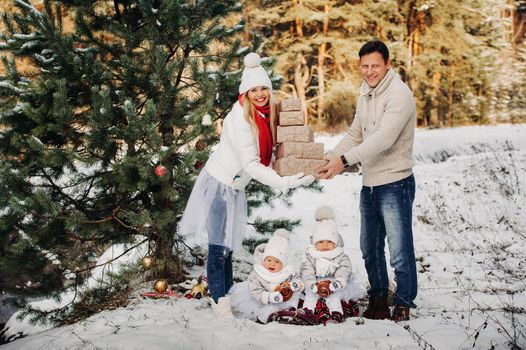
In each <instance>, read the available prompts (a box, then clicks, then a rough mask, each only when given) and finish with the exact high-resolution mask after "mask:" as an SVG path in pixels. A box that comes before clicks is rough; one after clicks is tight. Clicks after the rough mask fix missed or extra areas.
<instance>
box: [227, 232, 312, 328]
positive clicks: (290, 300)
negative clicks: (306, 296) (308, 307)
mask: <svg viewBox="0 0 526 350" xmlns="http://www.w3.org/2000/svg"><path fill="white" fill-rule="evenodd" d="M288 241H289V232H288V231H287V230H284V229H278V230H276V232H274V234H273V235H272V237H271V238H270V239H269V241H268V243H263V244H260V245H258V246H257V247H256V250H255V251H254V267H253V271H252V272H251V273H250V275H249V276H248V280H247V281H245V282H241V283H237V284H235V285H234V286H233V287H232V289H231V290H230V293H229V294H230V296H231V297H230V300H231V303H232V309H233V310H235V311H236V312H237V313H238V314H241V315H243V316H244V317H246V318H248V319H252V320H256V321H258V322H260V323H267V322H269V321H271V320H272V317H271V315H272V314H274V313H276V312H278V311H281V310H288V309H290V308H296V307H297V306H298V302H299V298H300V293H301V291H302V290H303V283H302V281H301V279H299V278H297V277H296V274H295V272H294V268H293V267H292V266H291V265H289V264H287V260H288V259H287V255H288V245H289V243H288Z"/></svg>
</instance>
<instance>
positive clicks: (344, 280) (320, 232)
mask: <svg viewBox="0 0 526 350" xmlns="http://www.w3.org/2000/svg"><path fill="white" fill-rule="evenodd" d="M311 243H312V244H309V245H308V246H307V247H306V248H305V254H304V258H303V262H302V264H301V267H300V273H301V278H302V280H303V283H304V284H305V301H304V303H303V309H304V311H305V312H306V313H307V314H309V313H314V312H315V308H316V304H317V302H318V299H320V298H324V299H325V302H326V304H327V307H328V309H329V313H330V315H328V316H329V318H330V321H333V322H337V323H339V322H342V321H343V320H344V317H343V308H342V303H341V302H342V301H348V300H349V299H354V298H356V297H358V296H360V295H361V292H360V288H359V286H358V285H357V283H356V281H355V280H354V278H351V277H352V267H351V261H350V259H349V257H348V256H347V254H346V253H345V252H344V250H343V246H344V243H343V239H342V237H341V235H340V234H339V233H338V229H337V227H336V223H335V221H334V213H333V211H332V209H331V208H329V207H320V208H319V209H318V210H317V211H316V223H315V226H314V232H313V235H312V239H311ZM326 321H328V320H322V322H326Z"/></svg>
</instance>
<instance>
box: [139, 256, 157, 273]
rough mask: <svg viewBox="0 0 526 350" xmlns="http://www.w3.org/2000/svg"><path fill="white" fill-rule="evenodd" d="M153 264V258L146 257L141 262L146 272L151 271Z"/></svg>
mask: <svg viewBox="0 0 526 350" xmlns="http://www.w3.org/2000/svg"><path fill="white" fill-rule="evenodd" d="M153 263H154V261H153V257H151V256H145V257H144V258H142V260H141V265H142V268H143V269H145V270H149V269H151V268H152V267H153Z"/></svg>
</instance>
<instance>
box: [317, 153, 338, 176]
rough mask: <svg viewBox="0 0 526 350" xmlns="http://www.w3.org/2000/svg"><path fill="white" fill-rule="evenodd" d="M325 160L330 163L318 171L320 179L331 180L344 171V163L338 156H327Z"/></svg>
mask: <svg viewBox="0 0 526 350" xmlns="http://www.w3.org/2000/svg"><path fill="white" fill-rule="evenodd" d="M323 159H326V160H328V161H329V162H328V163H327V164H325V165H324V166H321V167H319V168H318V169H316V176H317V177H318V178H320V179H325V180H330V179H332V178H333V177H335V176H336V175H338V174H341V172H342V171H343V162H342V160H341V158H340V157H337V156H325V157H323Z"/></svg>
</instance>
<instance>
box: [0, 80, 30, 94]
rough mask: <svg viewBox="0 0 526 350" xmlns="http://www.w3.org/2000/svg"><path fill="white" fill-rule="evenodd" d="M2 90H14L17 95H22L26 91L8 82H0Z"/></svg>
mask: <svg viewBox="0 0 526 350" xmlns="http://www.w3.org/2000/svg"><path fill="white" fill-rule="evenodd" d="M0 88H4V89H9V90H13V91H14V92H16V93H17V94H21V93H24V92H25V91H24V90H22V89H20V88H17V87H16V86H14V85H12V84H10V83H8V82H6V81H0Z"/></svg>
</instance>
